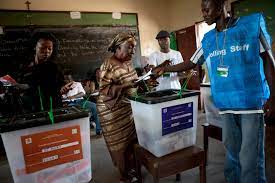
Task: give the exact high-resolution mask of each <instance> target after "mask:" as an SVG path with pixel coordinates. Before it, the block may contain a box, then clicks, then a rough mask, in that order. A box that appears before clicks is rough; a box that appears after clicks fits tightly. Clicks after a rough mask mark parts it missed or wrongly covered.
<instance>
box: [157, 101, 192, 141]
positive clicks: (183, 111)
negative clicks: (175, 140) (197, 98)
mask: <svg viewBox="0 0 275 183" xmlns="http://www.w3.org/2000/svg"><path fill="white" fill-rule="evenodd" d="M161 113H162V136H164V135H167V134H170V133H174V132H177V131H180V130H183V129H187V128H191V127H193V102H190V103H185V104H180V105H176V106H171V107H165V108H162V112H161Z"/></svg>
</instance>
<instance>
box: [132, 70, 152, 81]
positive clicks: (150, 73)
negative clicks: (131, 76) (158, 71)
mask: <svg viewBox="0 0 275 183" xmlns="http://www.w3.org/2000/svg"><path fill="white" fill-rule="evenodd" d="M152 74H153V73H152V69H150V71H149V72H147V73H146V74H144V75H143V76H140V77H139V78H138V80H137V81H135V82H136V83H137V82H140V81H142V80H147V79H150V76H151V75H152Z"/></svg>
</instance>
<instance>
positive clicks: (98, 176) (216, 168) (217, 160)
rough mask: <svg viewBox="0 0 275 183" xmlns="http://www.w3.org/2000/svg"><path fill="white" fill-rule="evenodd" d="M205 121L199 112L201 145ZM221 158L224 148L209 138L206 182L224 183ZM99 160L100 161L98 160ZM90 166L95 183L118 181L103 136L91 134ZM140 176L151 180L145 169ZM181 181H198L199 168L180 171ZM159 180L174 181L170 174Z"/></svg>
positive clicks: (147, 180)
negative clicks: (98, 136) (95, 136)
mask: <svg viewBox="0 0 275 183" xmlns="http://www.w3.org/2000/svg"><path fill="white" fill-rule="evenodd" d="M204 122H205V115H204V114H202V113H200V114H199V116H198V128H197V143H196V144H197V145H198V146H199V147H203V137H202V127H201V124H203V123H204ZM223 159H224V148H223V145H222V143H221V142H219V141H216V140H214V139H211V140H209V160H208V166H207V170H206V172H207V182H209V183H224V182H225V180H224V176H223V165H224V163H223ZM99 160H100V161H99ZM92 167H93V180H94V182H96V183H111V182H114V183H116V182H119V181H118V180H119V177H118V172H117V171H116V169H115V168H114V166H113V164H112V160H111V158H110V155H109V153H108V150H107V148H106V144H105V142H104V139H103V138H99V139H96V138H94V136H92ZM142 177H143V180H144V183H151V182H153V178H152V176H151V175H150V174H149V173H148V172H147V170H146V169H144V168H143V170H142ZM181 178H182V181H181V182H182V183H183V182H187V183H198V182H199V168H194V169H191V170H189V171H185V172H182V173H181ZM160 182H163V183H164V182H165V183H174V182H176V181H175V176H170V177H167V178H163V179H161V181H160Z"/></svg>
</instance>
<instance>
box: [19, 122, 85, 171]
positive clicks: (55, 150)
mask: <svg viewBox="0 0 275 183" xmlns="http://www.w3.org/2000/svg"><path fill="white" fill-rule="evenodd" d="M21 142H22V146H23V154H24V160H25V165H26V173H27V174H29V173H33V172H36V171H39V170H43V169H46V168H49V167H53V166H56V165H60V164H63V163H68V162H73V161H76V160H80V159H83V152H82V144H81V134H80V126H79V125H77V126H71V127H66V128H60V129H56V130H51V131H45V132H41V133H35V134H31V135H26V136H21Z"/></svg>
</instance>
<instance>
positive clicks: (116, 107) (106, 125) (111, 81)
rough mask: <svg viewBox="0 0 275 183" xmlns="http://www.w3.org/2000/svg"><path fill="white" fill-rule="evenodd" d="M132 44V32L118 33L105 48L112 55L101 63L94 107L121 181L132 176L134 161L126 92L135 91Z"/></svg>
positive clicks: (130, 93)
mask: <svg viewBox="0 0 275 183" xmlns="http://www.w3.org/2000/svg"><path fill="white" fill-rule="evenodd" d="M135 45H136V41H135V37H134V35H132V34H126V33H121V34H118V35H117V36H116V37H115V38H114V40H113V41H112V43H111V44H110V46H109V48H108V51H110V52H112V53H113V56H111V57H110V58H108V59H106V60H105V61H104V63H103V64H102V65H101V67H100V83H99V97H98V101H97V109H98V112H99V118H100V123H101V127H102V132H103V136H104V138H105V141H106V144H107V147H108V150H109V152H110V155H111V158H112V160H113V163H114V165H115V166H117V168H118V170H119V173H120V181H121V182H130V180H131V179H132V178H131V177H130V176H129V173H130V171H131V168H133V167H134V162H135V161H134V152H133V145H134V144H135V143H137V135H136V130H135V125H134V120H133V115H132V109H131V105H130V103H129V101H128V100H127V96H129V95H133V94H134V93H135V92H136V88H134V81H135V80H136V79H137V78H138V76H137V74H136V71H135V69H134V68H133V66H132V62H131V59H132V55H133V54H134V50H135Z"/></svg>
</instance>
